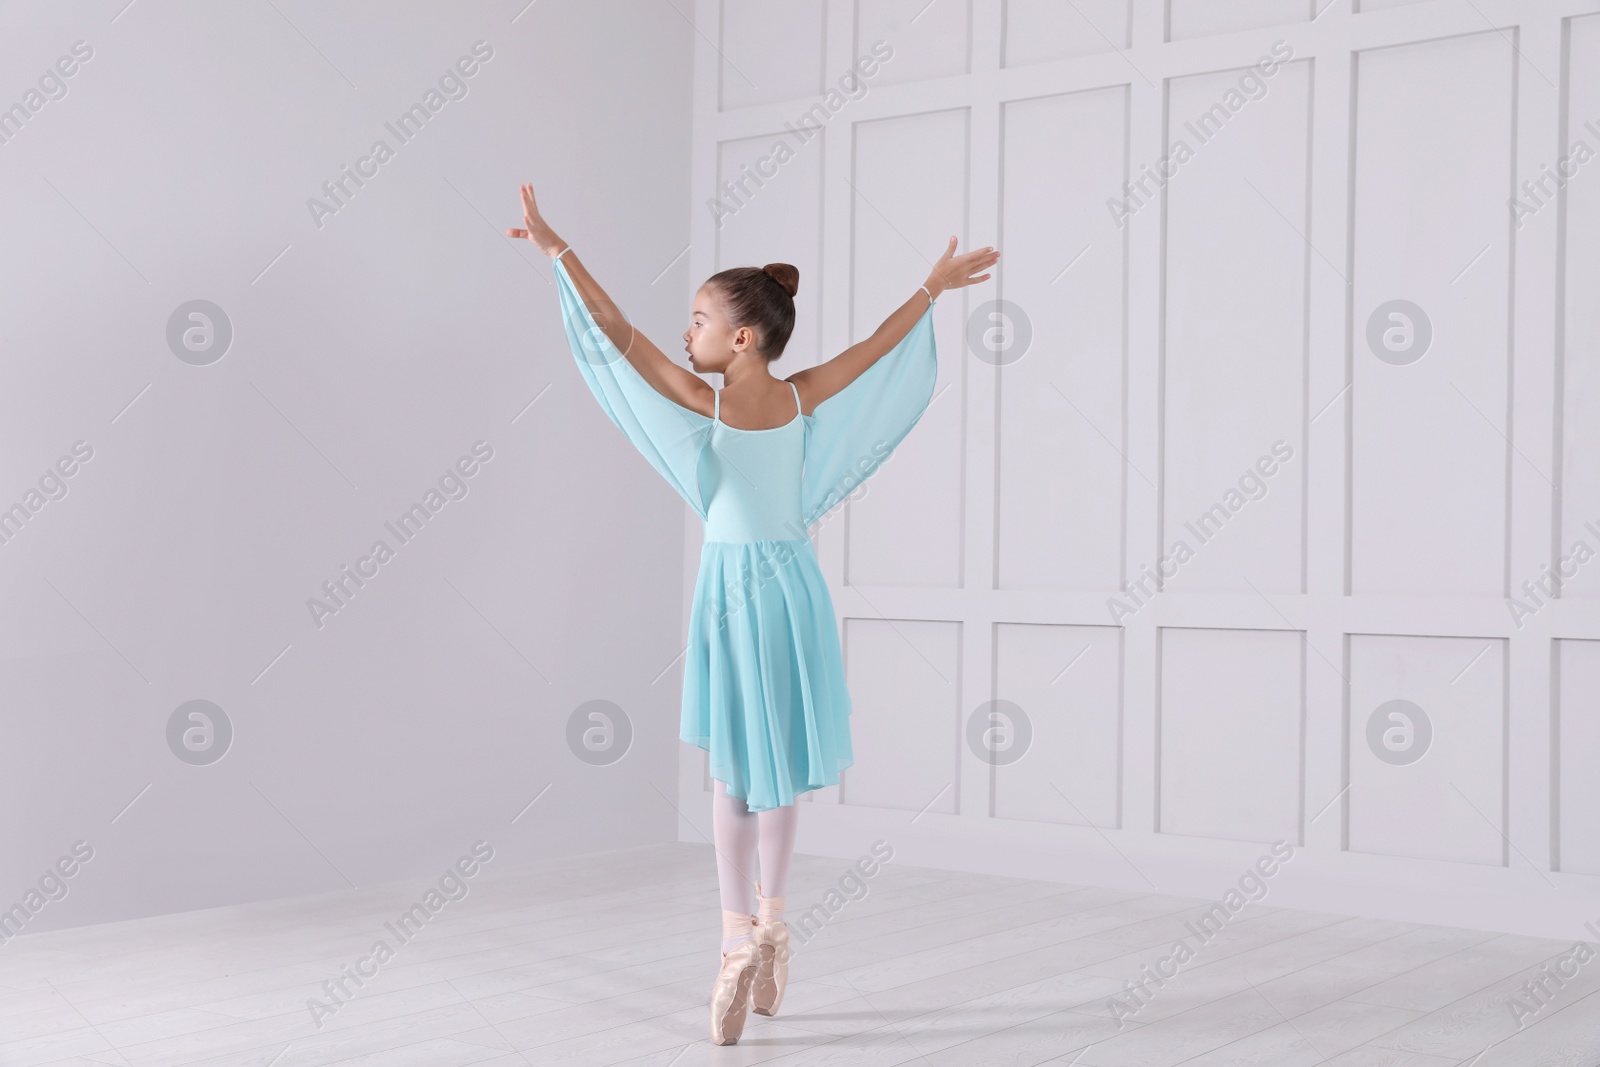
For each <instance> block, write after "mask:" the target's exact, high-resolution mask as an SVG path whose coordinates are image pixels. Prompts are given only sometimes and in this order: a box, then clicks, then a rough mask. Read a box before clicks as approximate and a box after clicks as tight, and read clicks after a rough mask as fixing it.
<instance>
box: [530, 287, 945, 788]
mask: <svg viewBox="0 0 1600 1067" xmlns="http://www.w3.org/2000/svg"><path fill="white" fill-rule="evenodd" d="M555 274H556V289H557V291H558V293H559V295H560V298H561V312H562V318H563V320H564V322H565V325H566V331H567V341H568V343H569V345H570V346H571V348H572V353H573V356H574V357H575V358H576V360H577V364H578V370H579V371H580V372H581V373H582V375H583V379H584V381H585V382H587V383H588V386H589V391H590V392H591V393H593V395H594V398H595V400H597V401H598V402H599V404H600V407H601V409H602V410H603V411H604V412H605V413H606V415H607V416H609V417H610V419H611V421H612V422H613V423H615V424H616V426H617V427H618V428H619V429H620V430H621V431H622V432H623V433H624V434H626V435H627V437H628V439H629V440H631V441H632V442H633V443H634V445H635V446H636V447H637V448H638V449H639V451H640V452H641V453H643V455H644V457H645V459H646V460H648V461H649V463H650V465H651V466H653V467H655V469H656V470H657V471H659V472H660V474H661V475H662V477H664V478H665V479H666V480H667V482H668V484H670V485H671V486H672V487H673V488H674V489H675V490H677V492H678V494H679V495H680V496H682V497H683V499H684V500H685V501H686V502H687V503H688V504H689V506H690V507H691V508H693V509H694V510H695V513H696V514H698V515H699V516H700V518H701V519H702V520H704V522H705V527H704V530H705V538H704V542H703V544H702V545H701V548H700V571H699V576H698V578H697V579H696V580H695V589H694V601H693V603H692V605H691V606H690V613H689V647H688V650H687V652H686V659H685V668H684V676H683V706H682V718H681V722H680V725H679V731H678V736H679V737H680V738H681V739H682V740H684V741H687V742H688V743H689V744H691V745H694V746H696V747H697V748H703V749H705V750H706V752H707V753H708V754H709V757H710V767H711V775H712V777H713V778H717V779H719V780H720V781H722V782H724V783H726V785H727V791H728V793H729V795H730V796H736V797H740V798H743V800H744V801H745V803H746V804H747V805H748V806H749V808H750V810H751V811H767V810H769V809H771V808H775V807H778V806H780V805H784V804H793V803H794V798H795V796H796V794H799V793H804V792H807V791H808V790H812V789H818V788H821V787H823V786H830V785H836V784H838V781H839V772H840V771H842V770H844V769H845V768H846V767H848V766H850V765H851V763H852V762H854V754H853V752H852V750H851V747H850V710H851V709H850V692H849V690H848V689H847V688H846V686H845V676H844V658H843V655H842V653H841V651H840V645H839V629H838V625H837V622H836V619H835V614H834V607H833V599H832V597H831V596H829V594H828V586H827V582H826V581H825V580H824V579H823V576H822V569H821V568H820V567H819V566H818V565H817V557H816V551H815V549H814V548H813V546H812V543H811V538H810V536H809V535H808V533H807V529H808V528H809V527H810V526H811V524H812V523H814V522H816V521H817V520H818V519H820V518H821V517H822V516H823V515H825V514H827V513H828V512H829V511H831V510H832V509H833V508H834V507H835V506H837V505H838V504H839V503H840V502H842V501H843V500H844V499H845V497H847V496H848V495H849V494H850V493H851V492H852V491H853V490H854V489H855V488H856V487H857V486H859V485H860V484H861V483H862V482H863V481H865V480H866V479H867V478H870V477H871V476H872V474H873V473H874V472H875V471H876V470H877V469H878V467H879V465H881V464H882V463H883V461H884V460H885V459H887V458H888V457H889V455H890V453H892V452H893V451H894V448H895V446H896V445H898V444H899V443H900V441H901V439H903V438H904V437H905V435H906V434H907V433H909V432H910V430H911V428H912V427H913V426H915V425H916V424H917V420H918V419H920V418H921V417H922V413H923V411H925V410H926V409H927V407H928V402H929V401H930V400H931V399H932V397H933V388H934V382H935V381H936V379H937V378H938V373H939V363H938V357H937V353H936V351H935V347H934V335H933V307H932V305H931V304H930V305H929V308H928V310H927V311H926V312H924V313H923V315H922V318H920V319H918V320H917V323H916V325H915V326H913V327H912V328H911V332H910V333H908V334H907V335H906V336H905V338H904V339H903V340H902V341H901V342H900V343H899V344H898V345H896V346H895V347H894V349H893V350H891V351H890V352H888V353H886V354H885V355H884V356H882V357H881V358H879V359H878V360H877V361H876V362H875V363H873V364H872V366H871V367H869V368H868V369H867V370H866V372H865V373H863V374H862V375H861V376H860V377H858V378H856V380H855V381H853V382H851V383H850V384H849V385H848V386H846V387H845V388H844V389H843V390H841V391H840V392H838V393H836V394H834V395H833V396H831V397H829V398H828V399H827V400H824V401H823V402H822V403H820V404H818V405H817V407H816V410H815V411H814V412H813V413H812V414H810V415H804V414H802V413H801V412H800V394H799V391H798V390H795V391H794V398H795V417H794V418H793V419H791V420H790V421H789V422H787V423H786V424H784V425H782V426H777V427H773V428H771V429H766V430H741V429H738V428H736V427H733V426H729V425H727V424H726V423H724V422H722V421H721V418H720V416H721V407H722V396H721V394H720V392H719V393H718V394H717V396H716V400H715V402H714V407H713V414H712V416H711V417H710V418H707V417H706V416H704V415H701V414H700V413H698V412H696V411H691V410H690V409H688V408H686V407H683V406H682V405H680V404H678V403H676V402H675V401H673V400H671V399H669V398H667V397H666V396H664V395H662V394H661V393H659V392H657V391H656V390H655V388H654V387H653V386H651V385H650V383H649V382H647V381H645V379H644V377H643V376H642V375H641V374H640V373H639V372H638V370H637V369H636V368H635V367H634V366H633V364H631V363H629V362H628V360H627V359H626V358H625V357H624V356H623V354H622V353H621V352H619V351H618V350H617V348H616V346H615V345H613V344H612V343H611V341H610V339H609V338H608V337H607V336H606V334H605V332H604V331H603V330H601V329H600V327H599V326H597V325H596V324H595V320H594V317H593V315H591V314H590V312H589V309H588V307H587V306H586V305H585V304H584V302H583V298H582V297H581V296H580V295H579V293H578V290H577V287H576V286H574V285H573V283H572V278H571V277H570V276H569V275H568V274H567V269H566V266H565V265H564V264H563V263H562V262H561V260H559V259H557V260H556V261H555ZM789 386H790V388H791V389H794V383H793V382H791V383H789Z"/></svg>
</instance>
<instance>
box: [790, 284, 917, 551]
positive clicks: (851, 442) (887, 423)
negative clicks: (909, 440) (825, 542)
mask: <svg viewBox="0 0 1600 1067" xmlns="http://www.w3.org/2000/svg"><path fill="white" fill-rule="evenodd" d="M938 377H939V357H938V352H937V351H936V349H935V346H934V335H933V305H932V304H929V305H928V310H927V311H925V312H923V313H922V318H920V319H918V320H917V324H916V325H915V326H913V327H911V332H910V333H908V334H906V335H905V337H904V338H903V339H902V340H901V341H900V343H899V344H897V345H895V346H894V348H892V349H890V350H889V351H888V352H886V353H885V354H884V355H882V356H880V357H879V358H878V360H877V361H876V362H874V363H873V364H872V366H870V367H868V368H867V369H866V371H865V372H864V373H863V374H862V375H861V376H860V377H858V378H857V379H856V380H855V381H853V382H851V383H850V384H849V385H847V386H845V387H844V388H843V389H841V390H840V391H839V392H837V393H835V394H834V395H833V396H830V397H829V398H828V399H826V400H824V401H823V402H822V403H820V404H818V405H817V406H816V409H815V410H814V411H813V412H812V414H811V415H810V416H809V417H808V418H807V420H806V424H805V425H806V446H805V452H806V459H805V472H804V474H803V476H802V477H801V483H800V506H801V513H802V514H803V515H804V517H805V524H806V526H808V527H809V526H810V525H811V524H812V523H814V522H816V521H817V520H818V519H820V518H821V517H822V516H823V515H826V514H827V513H828V512H830V511H832V510H833V509H834V507H835V506H837V505H838V504H839V503H840V502H841V501H843V500H844V498H845V497H847V496H849V495H850V494H851V493H852V492H853V491H854V490H855V488H856V486H858V485H860V484H861V483H862V482H864V481H866V480H867V479H868V478H870V477H872V475H873V474H874V473H875V472H876V471H877V469H878V467H879V466H881V465H882V463H883V461H884V460H886V459H888V458H889V455H890V453H892V452H893V451H894V449H895V446H896V445H898V444H899V443H900V441H901V440H902V439H903V438H904V437H905V436H906V434H908V433H910V432H911V428H912V427H913V426H915V425H916V424H917V420H919V419H921V418H922V413H923V412H924V411H926V410H927V408H928V402H929V401H931V400H932V399H933V386H934V383H935V381H937V380H938Z"/></svg>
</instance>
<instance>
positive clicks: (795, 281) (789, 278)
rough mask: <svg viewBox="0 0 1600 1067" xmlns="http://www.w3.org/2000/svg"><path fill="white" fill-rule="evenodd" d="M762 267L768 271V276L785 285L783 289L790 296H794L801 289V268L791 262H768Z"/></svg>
mask: <svg viewBox="0 0 1600 1067" xmlns="http://www.w3.org/2000/svg"><path fill="white" fill-rule="evenodd" d="M761 269H762V270H764V271H766V272H767V276H768V277H770V278H771V279H772V280H773V281H775V282H777V283H778V284H779V285H781V286H783V291H784V292H786V293H788V294H789V295H790V296H794V294H796V293H798V292H799V291H800V270H799V268H797V267H795V266H794V265H792V264H789V263H768V264H767V265H766V266H765V267H762V268H761Z"/></svg>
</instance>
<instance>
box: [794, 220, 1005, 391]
mask: <svg viewBox="0 0 1600 1067" xmlns="http://www.w3.org/2000/svg"><path fill="white" fill-rule="evenodd" d="M955 251H956V239H955V238H954V237H952V238H950V244H949V245H948V246H946V248H945V251H944V255H943V256H941V257H939V262H937V263H935V264H934V266H933V271H932V272H931V273H930V274H929V275H928V280H927V282H925V283H924V287H925V288H926V289H927V290H928V295H926V296H924V295H923V292H922V289H918V290H916V292H914V293H912V294H911V296H910V298H908V299H907V300H906V302H905V303H904V304H901V305H900V306H899V307H898V308H896V309H895V310H894V311H893V312H891V313H890V315H889V317H888V318H886V319H884V320H883V324H882V325H881V326H879V327H878V328H877V329H876V330H874V331H872V336H871V337H868V338H867V339H866V340H864V341H861V342H858V343H857V344H853V345H851V346H850V347H849V348H847V349H845V350H844V351H843V352H840V353H839V354H838V355H837V356H834V357H833V358H832V359H830V360H828V361H827V362H825V363H819V364H817V365H816V366H815V367H807V368H806V369H805V370H802V371H797V372H795V373H794V374H792V375H790V376H789V381H791V382H794V384H795V386H796V388H798V389H799V390H800V392H801V394H802V396H804V398H805V400H806V401H807V402H808V403H809V404H810V405H811V406H812V407H815V406H816V405H818V404H820V403H822V402H823V401H824V400H827V399H828V398H829V397H831V396H833V395H835V394H836V393H839V392H841V391H842V390H843V389H844V388H845V387H846V386H847V385H849V384H850V383H851V382H853V381H855V380H856V379H857V378H859V377H861V375H862V374H863V373H864V372H865V371H866V370H867V368H868V367H871V366H872V365H873V364H874V363H876V362H877V361H878V360H879V359H881V358H882V357H883V356H884V355H886V354H887V353H889V352H890V351H892V350H893V349H894V346H895V345H897V344H899V343H900V342H901V341H902V340H904V339H905V336H906V334H908V333H910V332H911V328H912V327H913V326H915V325H916V324H917V322H918V321H919V320H920V319H921V318H922V316H923V314H924V313H926V312H927V310H928V307H929V306H930V304H931V303H932V301H934V300H937V299H938V298H939V294H940V293H942V292H944V291H945V290H947V289H961V288H964V287H966V286H968V285H975V284H977V283H978V282H981V281H986V280H988V278H989V275H987V274H981V275H980V274H978V271H981V270H987V269H988V268H989V267H992V266H993V265H994V264H995V262H996V261H997V260H998V259H999V258H1000V253H999V252H996V251H995V250H994V247H993V246H990V247H988V248H980V249H978V250H976V251H974V252H967V253H964V254H962V255H959V256H958V255H956V254H955Z"/></svg>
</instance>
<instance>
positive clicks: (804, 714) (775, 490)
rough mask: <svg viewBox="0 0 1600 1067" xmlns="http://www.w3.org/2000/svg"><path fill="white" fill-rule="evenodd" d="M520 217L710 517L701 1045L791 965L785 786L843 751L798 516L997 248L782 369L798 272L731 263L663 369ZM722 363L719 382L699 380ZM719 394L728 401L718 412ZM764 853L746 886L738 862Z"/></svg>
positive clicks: (704, 635)
mask: <svg viewBox="0 0 1600 1067" xmlns="http://www.w3.org/2000/svg"><path fill="white" fill-rule="evenodd" d="M522 213H523V226H524V228H523V229H511V230H507V231H506V233H507V234H508V235H509V236H512V237H526V238H527V239H529V240H530V241H532V242H534V244H536V245H537V246H538V247H539V248H540V250H542V251H543V252H544V253H545V254H546V255H550V256H553V257H555V266H554V269H555V276H556V288H557V291H558V293H559V295H560V299H561V310H562V316H563V319H564V322H565V326H566V331H567V340H568V343H569V345H570V346H571V348H572V352H573V355H574V356H575V357H576V360H577V364H578V370H579V372H580V373H581V374H582V375H583V378H584V381H585V382H586V383H587V384H588V386H589V390H590V392H591V393H592V394H593V395H594V398H595V399H596V400H597V401H598V402H599V403H600V406H601V408H602V409H603V410H604V411H605V413H606V415H607V416H609V417H610V419H611V421H612V422H613V423H615V424H616V426H617V427H618V428H619V429H620V430H622V432H623V433H624V434H626V435H627V436H628V438H629V440H631V441H632V442H633V443H634V444H635V445H636V446H637V447H638V449H639V451H640V452H642V453H643V454H644V457H645V458H646V459H647V460H648V461H649V462H650V464H651V465H652V466H653V467H655V468H656V470H657V471H659V472H660V473H661V475H662V476H663V477H665V478H666V479H667V481H668V483H670V484H671V485H672V487H673V488H674V489H676V490H677V491H678V493H679V495H681V496H682V497H683V499H684V500H685V501H687V502H688V504H689V506H690V507H692V508H693V509H694V510H695V513H696V514H698V515H699V516H700V517H701V519H702V520H704V522H705V540H704V543H703V544H702V546H701V550H700V571H699V576H698V578H697V580H696V582H695V591H694V599H693V602H692V604H691V607H690V615H689V648H688V652H687V656H686V659H685V669H684V678H683V706H682V720H681V725H680V728H679V737H680V738H681V739H682V740H684V741H686V742H688V743H689V744H691V745H695V746H696V747H698V748H702V749H705V750H706V753H707V755H708V759H709V762H710V769H711V776H712V778H713V779H714V780H715V782H714V793H713V795H712V802H711V803H712V810H711V816H712V817H711V826H712V836H713V838H714V846H715V848H716V852H717V881H718V886H719V889H720V894H721V902H722V930H723V941H722V961H721V967H720V969H719V971H718V974H717V978H716V981H715V984H714V985H713V987H712V991H711V1040H712V1041H714V1042H716V1043H717V1044H719V1045H731V1044H733V1043H734V1042H736V1041H737V1040H738V1039H739V1035H740V1034H741V1033H742V1032H743V1030H744V1023H745V1017H746V1013H747V1011H748V1010H749V1009H750V1008H752V1007H753V1008H754V1009H755V1011H756V1013H757V1014H760V1015H775V1014H777V1011H778V1005H779V1003H780V1002H781V1001H782V999H783V991H784V988H785V986H786V983H787V978H788V967H787V965H788V956H789V953H788V943H789V931H788V927H787V925H786V924H785V923H784V921H783V902H784V893H785V891H786V886H787V880H788V872H789V860H790V857H791V856H792V855H793V852H794V840H795V824H796V818H797V816H798V814H799V811H798V809H797V808H796V807H795V797H796V795H797V794H800V793H804V792H807V791H809V790H812V789H819V788H822V787H824V786H830V785H836V784H838V781H839V772H840V771H842V770H843V769H844V768H846V767H848V766H850V765H851V763H852V762H853V760H854V756H853V754H852V751H851V747H850V693H849V691H848V690H847V689H846V687H845V678H844V663H843V657H842V654H841V651H840V647H839V631H838V627H837V624H836V622H835V617H834V608H833V601H832V598H831V597H830V596H829V594H828V586H827V583H826V581H824V579H823V577H822V571H821V568H820V567H819V566H818V565H817V558H816V553H815V550H814V548H813V547H812V544H811V538H810V536H809V535H808V533H807V529H808V528H809V527H810V526H811V524H812V523H814V522H816V521H817V520H818V519H819V518H821V517H822V516H823V515H824V514H826V513H827V512H828V511H830V510H831V509H832V508H833V507H834V506H835V505H837V504H838V503H839V502H840V501H842V500H843V499H844V498H845V497H846V496H848V495H849V494H850V493H851V492H852V491H853V490H854V489H855V488H856V486H858V485H860V484H861V483H862V482H863V481H865V480H866V479H867V478H869V477H871V475H872V474H873V472H875V471H876V470H877V469H878V467H879V465H881V464H882V462H883V461H884V460H885V459H887V458H888V456H889V454H890V453H891V452H893V451H894V448H895V446H896V445H898V444H899V443H900V441H901V439H902V438H904V437H905V435H906V434H907V433H909V432H910V430H911V428H912V427H913V426H915V425H916V423H917V420H918V419H920V418H921V417H922V412H923V411H924V410H925V409H926V408H927V406H928V402H929V400H930V399H932V397H933V387H934V382H935V380H936V379H937V378H938V372H939V365H938V358H937V354H936V352H935V348H934V335H933V315H932V308H933V304H934V302H935V301H936V300H937V299H938V297H939V295H940V294H941V293H943V292H944V291H946V290H949V289H959V288H962V287H964V286H968V285H973V284H975V283H977V282H981V281H984V280H986V279H987V278H988V277H989V275H988V274H978V273H977V272H979V271H982V270H985V269H987V268H988V267H990V266H992V265H993V264H994V263H995V262H996V261H997V260H998V259H999V257H1000V253H999V252H997V251H995V250H994V249H993V248H992V247H990V248H984V249H980V250H978V251H976V252H968V253H965V254H964V255H960V256H957V255H956V254H955V249H956V239H955V238H954V237H952V238H950V243H949V246H948V247H947V248H946V249H945V252H944V254H943V256H941V257H940V259H939V261H938V262H937V263H936V264H935V265H934V268H933V271H932V273H930V274H929V275H928V278H927V281H926V282H924V283H923V284H922V285H920V286H918V287H917V288H916V289H915V290H913V291H912V293H911V295H910V296H909V297H908V298H907V299H906V301H905V303H903V304H901V305H900V307H898V308H897V309H895V310H894V311H893V312H892V313H891V314H890V315H889V317H888V318H887V319H885V320H884V322H883V325H881V326H879V327H878V328H877V330H875V331H874V332H873V334H872V336H870V337H868V338H867V339H866V340H864V341H861V342H859V343H858V344H854V345H851V346H850V347H849V348H847V349H845V350H844V351H843V352H841V353H840V354H839V355H837V356H835V357H833V358H832V359H830V360H828V361H827V362H825V363H821V364H819V365H817V366H815V367H808V368H806V369H804V370H801V371H797V372H796V373H794V374H791V375H790V376H789V377H788V378H786V379H783V380H781V381H780V380H779V379H777V378H775V377H773V375H772V362H773V361H774V360H776V359H777V358H778V357H779V356H781V355H782V354H783V349H784V346H785V345H786V344H787V343H788V341H789V335H790V333H792V332H793V330H794V315H795V310H794V297H795V294H796V293H797V292H798V291H799V283H800V274H799V271H797V270H796V269H795V268H794V267H792V266H790V265H789V264H787V263H769V264H767V265H766V266H765V267H762V268H756V267H734V268H731V269H729V270H724V271H720V272H718V273H716V274H713V275H712V276H711V277H710V278H708V279H706V281H705V284H703V285H702V286H701V287H700V290H699V292H697V293H696V294H695V299H694V307H693V310H692V316H691V321H690V325H689V328H688V329H687V330H685V331H684V334H683V341H684V348H685V350H686V351H687V352H688V353H689V363H690V365H691V366H692V367H693V368H694V370H693V372H691V371H688V370H685V369H684V368H682V367H680V366H678V365H677V364H676V363H674V362H673V361H672V360H670V359H668V358H667V356H666V355H665V354H664V353H663V352H662V351H661V350H660V349H659V348H657V347H656V346H655V345H654V344H652V343H651V342H650V340H649V339H648V338H647V337H645V336H644V335H643V334H642V333H640V332H638V331H637V330H636V329H635V328H634V326H633V324H632V323H631V322H629V321H628V320H627V318H626V317H625V316H624V315H623V314H622V311H621V309H620V308H618V307H617V305H616V304H615V303H614V302H613V301H612V299H611V297H610V296H608V295H607V294H606V291H605V290H604V289H602V288H601V287H600V284H599V283H598V282H596V281H595V280H594V278H593V277H592V276H591V275H590V274H589V272H588V271H587V270H586V269H584V266H583V264H582V263H581V262H580V261H579V259H578V256H577V253H575V252H573V251H572V250H571V248H570V247H569V246H568V245H567V244H566V242H564V241H562V240H561V238H559V237H557V236H556V233H555V231H554V230H552V229H551V228H550V226H549V224H547V223H546V222H545V221H544V219H543V218H542V217H541V216H540V214H539V209H538V206H537V204H536V203H535V202H534V197H533V187H532V186H530V185H524V186H523V187H522ZM700 374H720V375H722V383H723V388H722V389H720V390H714V389H712V388H711V386H710V385H708V384H706V382H705V381H703V380H702V379H701V378H700V377H698V375H700ZM723 401H727V406H726V407H724V406H723ZM758 855H759V858H760V871H761V880H760V881H759V882H756V881H754V880H753V879H752V878H750V876H749V874H748V873H747V872H749V871H750V869H751V868H752V867H753V866H755V863H756V859H757V856H758Z"/></svg>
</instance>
